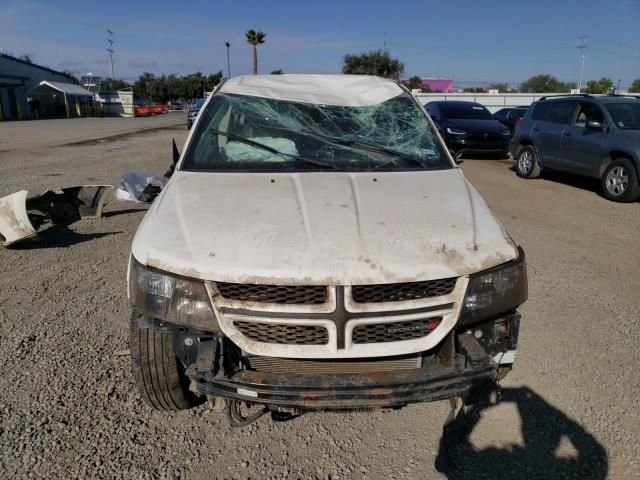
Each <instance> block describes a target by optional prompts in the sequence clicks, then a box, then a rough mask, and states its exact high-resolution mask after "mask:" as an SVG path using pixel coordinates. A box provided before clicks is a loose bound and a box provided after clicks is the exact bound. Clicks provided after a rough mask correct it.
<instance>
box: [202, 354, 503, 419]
mask: <svg viewBox="0 0 640 480" xmlns="http://www.w3.org/2000/svg"><path fill="white" fill-rule="evenodd" d="M496 367H497V366H496V364H495V362H493V360H490V359H488V358H487V361H486V362H485V363H484V364H482V365H476V366H474V367H472V366H467V367H463V368H454V367H452V368H444V367H440V368H431V369H429V368H416V369H413V370H406V371H398V372H377V373H368V374H304V373H300V374H265V373H262V372H253V371H248V370H243V371H240V372H238V373H236V374H235V375H234V376H233V377H231V378H215V377H212V376H211V375H208V374H203V373H199V372H198V373H195V372H194V375H193V376H191V379H192V381H193V383H192V389H193V391H194V392H195V393H197V394H199V395H206V396H221V397H225V398H231V399H234V400H241V401H245V402H249V403H260V404H264V405H267V406H270V407H274V409H276V410H278V409H281V408H286V409H295V410H299V411H306V410H358V409H370V408H382V407H401V406H404V405H408V404H410V403H417V402H430V401H436V400H444V399H447V398H449V397H452V396H462V397H464V396H465V395H466V394H467V393H469V391H471V389H472V388H473V387H475V386H477V385H486V384H491V383H492V382H494V381H495V379H496Z"/></svg>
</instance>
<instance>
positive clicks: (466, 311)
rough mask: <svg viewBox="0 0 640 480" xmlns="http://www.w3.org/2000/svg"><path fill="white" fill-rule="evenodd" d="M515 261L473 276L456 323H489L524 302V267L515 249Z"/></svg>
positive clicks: (521, 254) (522, 259) (520, 251)
mask: <svg viewBox="0 0 640 480" xmlns="http://www.w3.org/2000/svg"><path fill="white" fill-rule="evenodd" d="M518 253H519V255H518V258H517V259H515V260H513V261H511V262H508V263H505V264H502V265H498V266H497V267H494V268H491V269H489V270H485V271H484V272H479V273H476V274H473V275H471V276H470V278H469V285H468V286H467V293H466V295H465V297H464V304H463V305H462V312H461V313H460V324H472V323H477V322H482V321H485V320H490V319H492V318H496V317H499V316H500V315H504V314H506V313H509V312H511V311H513V310H515V309H516V308H517V307H518V306H519V305H521V304H523V303H524V302H525V301H526V300H527V296H528V284H527V265H526V263H525V260H524V252H523V251H522V249H521V248H519V247H518Z"/></svg>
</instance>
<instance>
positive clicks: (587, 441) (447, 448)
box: [435, 388, 608, 480]
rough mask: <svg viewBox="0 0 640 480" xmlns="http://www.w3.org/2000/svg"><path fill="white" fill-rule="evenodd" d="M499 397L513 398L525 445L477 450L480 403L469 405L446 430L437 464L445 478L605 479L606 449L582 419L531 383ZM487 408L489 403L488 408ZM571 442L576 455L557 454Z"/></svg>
mask: <svg viewBox="0 0 640 480" xmlns="http://www.w3.org/2000/svg"><path fill="white" fill-rule="evenodd" d="M502 402H513V403H515V404H516V406H517V408H518V412H519V413H520V417H521V419H522V438H523V441H524V446H522V445H511V446H509V447H507V448H498V447H489V448H485V449H482V450H478V449H476V448H475V447H474V446H473V445H472V444H471V442H470V436H471V433H472V432H473V429H474V428H475V426H476V425H477V424H478V421H479V420H480V418H481V413H482V407H480V408H479V409H472V410H471V411H470V412H468V413H466V414H464V415H463V416H461V417H459V418H458V419H456V420H455V421H454V423H452V424H451V425H449V427H447V428H446V429H445V432H444V434H443V436H442V439H441V440H440V449H439V451H438V456H437V458H436V462H435V467H436V469H437V470H438V471H439V472H442V473H443V474H445V475H446V477H447V478H448V479H456V480H457V479H467V478H476V477H477V478H491V479H496V480H497V479H515V478H526V479H528V480H529V479H551V478H580V479H593V480H596V479H605V478H606V477H607V472H608V458H607V452H606V450H605V449H604V447H603V446H602V445H601V444H600V443H598V441H597V440H596V439H595V438H594V437H593V436H592V435H591V434H590V433H589V432H587V431H586V430H585V429H584V428H583V427H582V426H581V425H580V424H578V423H577V422H575V421H573V420H571V419H570V418H569V417H567V416H566V415H565V414H564V413H562V412H561V411H559V410H557V409H555V408H554V407H552V406H551V405H549V404H548V403H547V402H546V401H545V400H544V399H542V397H540V396H539V395H538V394H536V393H535V392H533V391H532V390H530V389H529V388H506V389H504V390H503V396H502ZM488 408H490V407H488ZM563 440H565V441H566V440H568V441H570V442H571V444H572V445H573V447H574V448H575V451H576V452H577V453H576V454H575V456H572V457H565V456H563V457H558V456H557V455H556V450H557V449H558V447H559V446H560V443H561V441H563Z"/></svg>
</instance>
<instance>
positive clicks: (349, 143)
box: [300, 129, 424, 170]
mask: <svg viewBox="0 0 640 480" xmlns="http://www.w3.org/2000/svg"><path fill="white" fill-rule="evenodd" d="M300 133H304V134H305V135H309V136H310V137H315V138H318V139H320V140H324V141H325V142H329V143H333V144H335V145H340V146H342V147H350V148H355V149H357V150H365V151H368V152H373V153H381V154H383V155H385V156H387V157H396V158H399V159H400V160H409V161H410V162H412V163H413V164H414V165H417V166H418V167H421V168H424V164H423V163H422V161H421V160H420V159H419V158H416V157H413V156H411V155H407V154H405V153H402V152H398V151H396V150H393V149H391V148H387V147H382V146H380V145H373V144H371V143H366V142H361V141H360V140H349V139H345V138H336V137H330V136H328V135H323V134H321V133H317V132H312V131H310V130H304V129H303V130H300ZM390 163H393V162H384V163H382V164H380V165H378V166H376V167H375V168H374V170H375V169H377V168H380V167H382V166H384V165H388V164H390Z"/></svg>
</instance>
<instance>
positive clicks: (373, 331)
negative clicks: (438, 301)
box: [353, 317, 442, 344]
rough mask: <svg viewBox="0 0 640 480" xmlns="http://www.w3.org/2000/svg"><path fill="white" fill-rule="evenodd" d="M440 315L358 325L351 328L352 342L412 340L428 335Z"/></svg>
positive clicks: (436, 324) (439, 318) (436, 323)
mask: <svg viewBox="0 0 640 480" xmlns="http://www.w3.org/2000/svg"><path fill="white" fill-rule="evenodd" d="M441 320H442V317H435V318H425V319H419V320H407V321H404V322H393V323H372V324H366V325H358V326H356V327H355V328H354V329H353V343H358V344H360V343H385V342H399V341H402V340H413V339H416V338H422V337H426V336H427V335H429V334H430V333H431V332H432V331H433V330H435V328H436V327H437V326H438V325H439V324H440V321H441Z"/></svg>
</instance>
